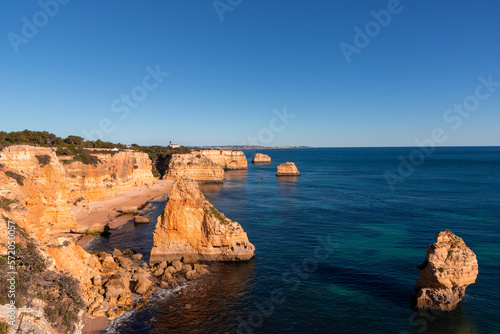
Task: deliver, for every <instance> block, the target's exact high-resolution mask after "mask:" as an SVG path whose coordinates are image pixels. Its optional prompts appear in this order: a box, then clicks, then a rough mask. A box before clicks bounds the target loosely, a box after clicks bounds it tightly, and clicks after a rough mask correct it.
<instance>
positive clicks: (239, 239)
mask: <svg viewBox="0 0 500 334" xmlns="http://www.w3.org/2000/svg"><path fill="white" fill-rule="evenodd" d="M254 250H255V247H254V246H253V245H252V244H251V243H250V242H249V241H248V238H247V234H246V233H245V231H243V229H242V228H241V225H240V224H238V223H236V222H233V221H232V220H230V219H229V218H226V216H224V214H222V213H221V212H219V211H218V210H217V209H216V208H214V206H213V205H212V204H210V202H208V200H207V199H205V196H203V193H202V192H201V191H200V189H199V188H198V184H197V183H196V182H194V181H193V180H191V179H189V178H181V179H179V180H178V181H176V182H175V183H174V186H173V188H172V190H171V192H170V194H169V198H168V202H167V205H166V206H165V210H164V211H163V213H162V215H161V216H160V217H158V223H157V224H156V229H155V232H154V246H153V248H152V249H151V258H150V263H151V264H154V263H157V262H162V261H173V260H180V259H182V258H187V257H189V258H191V259H195V260H198V261H245V260H249V259H251V258H252V257H254Z"/></svg>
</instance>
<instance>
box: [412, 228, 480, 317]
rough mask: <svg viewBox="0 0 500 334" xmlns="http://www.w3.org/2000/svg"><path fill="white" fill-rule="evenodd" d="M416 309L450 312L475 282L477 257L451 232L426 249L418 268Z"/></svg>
mask: <svg viewBox="0 0 500 334" xmlns="http://www.w3.org/2000/svg"><path fill="white" fill-rule="evenodd" d="M418 273H419V279H418V281H417V284H416V286H415V291H416V294H415V296H414V303H415V308H417V309H428V310H439V311H453V310H454V309H455V308H456V307H457V305H458V303H459V302H460V301H461V300H462V298H463V296H464V295H465V289H466V287H467V286H468V285H470V284H472V283H474V282H475V281H476V278H477V275H478V264H477V259H476V255H475V254H474V252H473V251H472V250H471V249H470V248H469V247H467V245H466V244H465V242H464V241H463V240H462V239H461V238H459V237H457V236H456V235H455V234H453V233H452V232H450V231H448V230H447V231H442V232H439V233H438V234H437V241H436V243H434V244H432V245H430V247H429V248H428V249H427V253H426V256H425V261H424V263H422V264H421V265H420V266H419V267H418Z"/></svg>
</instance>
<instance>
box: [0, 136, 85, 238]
mask: <svg viewBox="0 0 500 334" xmlns="http://www.w3.org/2000/svg"><path fill="white" fill-rule="evenodd" d="M65 180H66V172H65V170H64V168H63V166H62V164H61V163H60V162H59V160H58V158H57V156H56V154H55V151H54V150H53V149H51V148H45V147H32V146H27V145H17V146H9V147H7V148H5V149H4V150H3V151H1V152H0V204H1V205H0V217H1V216H2V215H3V216H5V217H9V218H10V219H11V220H12V221H14V222H16V223H17V224H19V225H21V226H23V227H25V228H26V229H27V230H28V231H31V232H33V233H34V234H35V235H36V237H37V238H38V239H39V240H41V241H46V240H47V239H48V238H49V236H50V235H51V234H53V233H58V232H61V231H69V230H70V229H72V228H75V227H77V226H78V225H77V223H76V220H75V217H74V216H73V214H72V213H71V210H70V207H69V205H68V201H69V200H68V191H67V186H66V182H65ZM5 235H6V234H2V239H0V240H2V243H3V241H4V240H3V237H4V236H5Z"/></svg>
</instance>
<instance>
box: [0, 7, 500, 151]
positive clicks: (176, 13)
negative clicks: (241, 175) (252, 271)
mask: <svg viewBox="0 0 500 334" xmlns="http://www.w3.org/2000/svg"><path fill="white" fill-rule="evenodd" d="M52 1H55V0H52ZM65 1H67V0H65ZM42 2H44V3H51V1H50V0H42ZM61 2H63V1H62V0H61ZM231 3H232V4H233V5H235V6H231V5H230V4H231ZM389 3H390V1H378V0H377V1H374V0H363V1H351V0H337V1H330V0H329V1H327V0H323V1H319V0H318V1H290V0H276V1H263V0H242V1H238V0H221V1H219V6H221V7H220V8H223V7H222V6H223V5H221V4H225V5H226V6H230V7H229V8H230V9H231V10H227V11H225V12H224V13H222V14H221V15H222V16H223V18H224V20H221V19H220V16H219V14H218V13H217V11H216V9H215V8H214V3H213V2H212V1H188V0H175V1H169V0H162V1H160V0H156V1H147V0H146V1H145V0H141V1H138V0H137V1H131V0H120V1H118V0H109V1H81V0H80V1H78V0H72V1H69V2H68V3H67V4H64V5H62V4H61V5H60V6H59V8H58V12H57V13H55V15H54V13H51V14H52V16H53V17H51V16H49V15H47V14H43V13H41V14H40V13H39V11H41V10H42V8H41V6H40V4H39V3H38V2H37V1H28V0H23V1H14V0H3V1H1V2H0V30H1V42H0V92H1V93H0V97H1V98H0V112H1V123H0V130H4V131H14V130H23V129H26V128H27V129H31V130H48V131H51V132H54V133H56V134H58V135H60V136H67V135H69V134H75V135H83V134H84V131H90V130H92V129H99V122H101V120H103V119H108V121H105V122H111V125H110V124H106V127H108V126H109V127H111V128H112V129H113V130H112V131H109V129H108V132H109V133H103V135H104V138H103V139H104V140H109V141H115V142H122V143H128V144H130V143H134V142H135V143H138V144H145V145H148V144H168V141H170V140H172V141H174V142H178V143H179V144H184V145H225V144H240V143H243V142H244V141H247V139H248V138H249V137H250V136H254V137H257V142H258V143H261V144H265V145H311V146H332V147H338V146H413V145H415V143H414V142H415V139H420V140H422V139H425V138H430V137H431V132H432V131H433V130H434V129H435V128H438V127H440V128H442V129H443V130H444V131H445V132H446V134H447V136H448V137H447V140H446V141H445V142H444V143H442V145H500V86H498V87H495V88H494V89H495V91H494V92H493V93H491V94H490V96H489V97H488V98H485V99H483V100H481V101H480V104H479V107H477V109H475V110H474V112H471V113H470V117H468V118H466V119H463V120H462V123H461V124H460V126H457V127H456V128H455V129H454V128H452V126H453V125H457V123H456V122H458V121H456V122H455V121H453V122H451V121H449V122H446V121H444V120H443V115H444V114H445V112H446V110H447V109H449V108H451V107H453V104H454V103H463V102H464V99H466V98H467V97H468V96H471V95H474V94H475V89H476V87H477V86H478V84H479V83H480V82H479V81H478V79H477V78H478V77H479V76H483V77H484V78H485V79H487V78H488V75H490V74H491V75H492V78H493V80H494V81H499V82H500V2H498V1H494V0H489V1H477V0H476V1H474V0H470V1H460V0H459V1H457V0H453V1H452V0H445V1H430V0H413V1H410V0H402V1H401V2H400V5H399V7H397V10H398V11H399V12H398V13H393V14H391V21H390V22H389V23H388V24H386V26H385V27H380V31H379V32H377V31H376V30H373V31H372V34H373V35H374V37H372V38H371V41H370V43H369V44H368V45H367V46H366V47H363V48H358V51H359V53H354V54H352V55H351V62H350V63H348V62H347V61H346V57H345V56H344V54H343V52H342V51H341V48H340V44H341V43H342V42H345V43H348V44H350V45H353V46H355V43H354V38H355V35H356V32H355V30H354V27H356V26H357V27H359V28H360V29H362V30H365V27H366V24H367V23H369V22H370V21H373V20H374V18H373V17H372V15H371V14H370V12H371V11H375V12H379V11H380V10H385V9H387V8H388V6H390V5H388V4H389ZM48 8H49V9H48V10H49V11H51V10H52V11H55V9H54V7H53V6H52V7H51V6H49V7H48ZM394 8H396V7H394ZM226 9H227V7H226ZM219 10H220V11H222V10H223V9H219ZM37 13H38V14H37ZM23 17H26V19H27V21H28V23H29V24H32V23H33V21H34V20H35V21H36V23H37V24H38V25H39V26H40V27H39V28H38V32H37V33H36V35H34V36H32V35H33V31H29V29H28V28H26V27H25V29H24V30H25V31H24V34H25V35H23V25H25V24H26V21H23ZM44 21H45V22H44ZM371 26H372V27H374V28H373V29H376V26H373V25H371ZM10 33H13V34H10ZM30 33H31V35H30ZM26 34H27V35H26ZM14 35H15V36H18V37H19V38H26V37H28V38H26V39H25V40H23V42H19V38H18V37H16V38H14V39H13V37H12V36H14ZM13 40H15V43H13V42H12V41H13ZM13 45H15V46H14V47H13ZM16 48H17V51H18V52H17V53H16V52H15V49H16ZM157 65H159V67H160V69H161V71H162V72H168V73H169V75H168V76H166V77H164V78H161V80H163V81H162V82H161V83H160V84H159V85H158V86H157V87H156V88H153V89H151V90H150V91H147V96H146V97H145V98H144V100H142V101H139V102H138V103H137V105H136V106H135V108H133V109H132V108H130V113H129V114H128V116H127V117H125V118H124V119H120V116H123V115H124V114H123V109H118V108H119V107H123V106H124V104H122V103H121V102H120V98H121V96H122V94H130V93H131V91H132V90H133V89H134V88H136V90H135V92H136V93H137V94H139V93H141V89H143V88H141V86H142V84H143V79H144V77H145V76H146V75H147V74H148V72H147V70H146V67H148V66H149V67H150V68H152V69H154V68H156V66H157ZM147 84H148V85H149V87H150V88H151V87H152V86H154V84H155V82H154V81H152V80H149V81H147ZM143 91H144V90H142V92H143ZM482 92H483V93H484V92H486V91H482ZM136 96H140V95H136ZM141 98H142V97H141ZM116 99H118V101H116V103H115V105H114V108H113V107H112V104H113V102H114V101H115V100H116ZM470 101H473V99H472V100H471V99H469V102H470ZM132 102H133V101H132ZM285 106H286V110H287V112H288V113H289V114H293V115H295V116H296V117H295V118H294V119H290V120H289V124H287V125H285V126H284V127H282V126H281V125H282V123H280V122H281V121H280V120H276V121H274V123H273V118H274V117H275V116H274V114H273V109H278V110H280V111H282V110H283V108H284V107H285ZM120 110H122V111H121V112H118V113H116V112H113V111H120ZM457 115H458V114H449V115H448V116H449V117H452V116H455V117H456V116H457ZM271 123H272V124H273V125H274V126H273V127H272V128H273V129H274V132H273V131H272V130H270V124H271ZM106 127H105V128H106ZM266 128H267V129H266ZM99 131H100V130H99ZM259 134H260V138H261V139H264V141H262V140H261V139H259V137H258V135H259ZM270 136H271V137H272V140H270V139H271V137H270Z"/></svg>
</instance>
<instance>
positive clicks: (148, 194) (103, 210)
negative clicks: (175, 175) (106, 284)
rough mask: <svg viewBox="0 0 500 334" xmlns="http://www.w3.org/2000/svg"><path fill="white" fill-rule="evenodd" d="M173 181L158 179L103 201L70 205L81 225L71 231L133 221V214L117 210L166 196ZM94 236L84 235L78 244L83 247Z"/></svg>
mask: <svg viewBox="0 0 500 334" xmlns="http://www.w3.org/2000/svg"><path fill="white" fill-rule="evenodd" d="M173 184H174V181H172V180H158V181H157V183H155V184H153V185H150V186H142V187H138V188H134V189H131V190H128V191H124V192H121V193H119V194H118V195H116V196H115V197H114V198H110V199H107V200H104V201H84V202H83V203H82V204H83V206H75V205H74V206H72V207H71V211H72V212H73V214H74V216H75V218H76V222H77V223H78V224H79V225H81V226H82V227H81V228H79V229H77V230H74V231H73V232H81V233H83V232H86V231H103V230H104V229H105V226H106V225H107V226H108V227H109V228H110V229H115V228H117V227H119V226H121V225H123V224H126V223H128V222H130V221H133V219H134V215H132V214H122V213H121V212H119V210H121V209H122V208H123V207H130V206H132V207H138V208H140V207H144V206H145V205H146V204H147V203H148V202H151V201H154V200H158V199H159V198H161V197H163V196H166V195H167V194H168V193H169V192H170V190H171V189H172V186H173ZM93 238H94V237H93V236H91V235H84V236H83V237H82V238H81V239H80V240H79V241H78V244H79V245H80V246H82V247H84V246H85V245H86V244H87V243H88V242H89V241H91V240H92V239H93Z"/></svg>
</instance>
